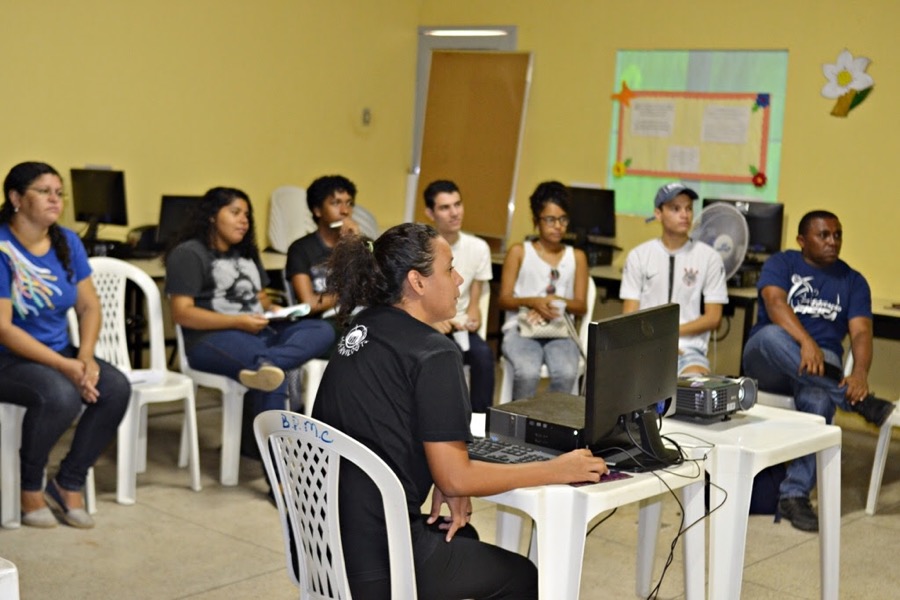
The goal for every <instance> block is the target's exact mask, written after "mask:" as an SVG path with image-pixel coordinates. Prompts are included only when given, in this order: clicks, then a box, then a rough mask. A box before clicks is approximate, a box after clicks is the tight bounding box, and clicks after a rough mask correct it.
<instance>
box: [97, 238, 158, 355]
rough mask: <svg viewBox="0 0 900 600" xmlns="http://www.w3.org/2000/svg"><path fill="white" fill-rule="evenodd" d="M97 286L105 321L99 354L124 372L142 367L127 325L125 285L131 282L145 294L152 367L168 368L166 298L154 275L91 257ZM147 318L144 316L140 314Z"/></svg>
mask: <svg viewBox="0 0 900 600" xmlns="http://www.w3.org/2000/svg"><path fill="white" fill-rule="evenodd" d="M89 262H90V265H91V270H93V275H92V279H93V281H94V287H95V288H96V289H97V296H98V297H99V298H100V309H101V313H102V322H101V326H100V335H99V337H98V338H97V346H96V349H95V352H96V354H97V356H99V357H100V358H102V359H103V360H106V361H107V362H110V363H112V364H113V365H115V366H117V367H118V368H120V369H122V370H123V371H128V370H131V368H132V367H134V368H138V369H139V368H141V367H142V365H132V364H131V356H130V354H129V352H128V337H127V330H126V327H125V321H126V317H127V316H128V315H126V314H125V285H126V283H127V282H129V281H130V282H131V283H133V284H134V285H136V286H137V287H138V289H139V290H140V291H141V293H142V294H143V296H144V307H145V308H146V311H147V322H146V326H147V331H148V333H149V338H150V365H149V367H150V368H151V369H155V370H159V371H165V370H166V355H165V335H164V333H163V315H162V300H161V299H160V294H159V287H157V284H156V282H155V281H153V278H152V277H150V276H149V275H148V274H147V273H145V272H144V271H143V270H142V269H140V268H138V267H136V266H134V265H132V264H131V263H128V262H125V261H124V260H119V259H117V258H109V257H105V256H99V257H93V258H91V259H89ZM138 318H143V315H138Z"/></svg>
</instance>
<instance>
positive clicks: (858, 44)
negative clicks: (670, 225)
mask: <svg viewBox="0 0 900 600" xmlns="http://www.w3.org/2000/svg"><path fill="white" fill-rule="evenodd" d="M422 5H423V8H422V14H421V22H422V23H421V24H423V25H433V24H442V25H443V24H455V25H488V24H493V25H500V24H503V25H507V24H509V25H516V26H518V35H519V38H518V41H519V44H518V45H519V49H520V50H530V51H533V52H534V53H535V56H534V78H533V82H532V87H531V97H530V99H529V106H528V116H527V123H526V132H525V139H524V146H523V154H522V165H521V171H520V173H521V175H520V178H519V182H518V183H519V186H518V195H517V205H518V209H517V213H516V215H515V218H514V228H515V231H514V237H521V236H522V235H523V234H524V233H526V232H527V231H530V229H531V226H530V218H529V216H528V215H527V214H526V213H527V204H526V200H527V197H528V194H529V193H530V191H531V190H532V189H533V188H534V186H535V185H536V184H537V183H538V182H539V181H541V180H544V179H547V178H556V179H560V180H562V181H563V182H569V181H592V182H596V183H601V184H606V183H608V182H607V181H606V180H605V178H606V164H607V159H608V145H609V144H608V141H609V131H610V120H611V111H612V108H611V101H610V94H611V93H612V92H613V88H614V81H613V79H614V76H615V57H616V51H617V50H620V49H786V50H788V52H789V58H788V82H787V99H786V107H785V118H784V144H783V155H782V162H781V185H780V189H779V190H778V198H779V200H780V201H781V202H783V203H784V204H785V210H786V223H785V227H786V231H787V232H788V234H787V241H788V243H789V244H791V246H790V247H795V245H794V242H793V238H794V235H795V233H794V232H796V227H797V222H798V220H799V218H800V217H801V216H802V215H803V213H805V212H806V211H808V210H811V209H813V208H820V207H821V208H826V209H830V210H833V211H834V212H836V213H838V215H839V216H840V217H841V221H842V222H843V225H844V232H845V238H844V239H845V243H844V249H843V253H842V257H843V258H845V259H846V260H847V261H848V262H849V263H850V264H851V265H853V266H854V267H856V268H857V269H859V270H860V271H861V272H863V273H864V274H865V275H866V276H867V277H868V278H869V281H870V283H871V285H872V288H873V294H874V295H875V296H879V297H893V298H894V299H896V300H900V269H898V267H897V262H896V260H893V259H892V257H894V256H896V255H897V250H896V246H895V245H894V244H893V243H892V240H893V239H894V237H895V232H894V229H895V227H896V222H897V217H898V216H900V208H898V200H897V199H896V198H895V196H896V192H895V190H896V189H897V184H896V182H897V176H896V170H897V167H896V161H897V157H898V156H900V117H898V115H897V112H896V106H897V102H898V100H900V81H898V79H897V77H896V76H895V74H896V73H898V72H900V44H897V42H896V40H897V33H896V24H897V23H898V22H900V4H898V3H897V2H896V1H895V0H860V1H858V2H853V3H851V4H848V3H847V2H846V1H843V0H795V1H793V2H783V1H778V0H759V1H757V2H750V3H746V2H735V1H722V0H693V1H691V2H665V1H662V0H631V1H629V2H624V3H623V2H612V1H596V0H554V1H553V2H549V1H546V0H492V1H491V2H484V1H483V0H454V1H453V2H445V1H443V0H423V2H422ZM844 48H847V49H849V50H850V51H851V52H853V53H854V54H855V55H863V56H867V57H869V58H871V59H872V64H871V65H870V66H869V69H868V73H869V74H871V75H872V76H873V77H874V79H875V90H874V91H873V92H872V94H871V95H870V96H869V98H868V99H867V100H866V102H865V103H864V104H863V105H861V106H860V107H859V108H857V109H856V110H855V111H853V112H852V113H851V114H850V116H849V117H848V118H846V119H838V118H835V117H832V116H830V115H829V112H830V110H831V107H832V105H833V103H834V101H832V100H828V99H825V98H823V97H822V96H821V95H820V94H819V92H820V90H821V88H822V86H823V85H824V83H825V81H826V80H825V78H824V76H823V75H822V64H824V63H833V62H834V61H835V59H836V58H837V55H838V53H839V52H840V51H841V50H843V49H844ZM647 201H648V203H649V202H650V199H649V198H648V199H647ZM619 225H620V229H621V235H620V236H619V237H620V241H621V242H622V244H623V245H624V246H626V247H632V246H634V245H635V244H636V243H638V242H640V241H643V240H644V239H647V238H648V237H652V236H654V235H657V234H658V231H659V228H658V225H657V224H651V225H648V226H645V225H644V224H643V222H642V220H639V219H635V218H627V217H625V218H622V217H620V219H619ZM623 259H624V256H620V257H618V259H617V260H618V261H622V260H623Z"/></svg>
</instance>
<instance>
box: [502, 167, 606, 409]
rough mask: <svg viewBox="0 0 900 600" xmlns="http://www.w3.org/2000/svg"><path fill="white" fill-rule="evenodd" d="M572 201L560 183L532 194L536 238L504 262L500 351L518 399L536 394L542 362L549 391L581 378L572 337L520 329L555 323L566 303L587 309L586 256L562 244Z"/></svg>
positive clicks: (568, 308) (578, 311) (572, 310)
mask: <svg viewBox="0 0 900 600" xmlns="http://www.w3.org/2000/svg"><path fill="white" fill-rule="evenodd" d="M568 199H569V191H568V189H567V188H566V186H564V185H563V184H561V183H559V182H558V181H545V182H543V183H541V184H540V185H538V186H537V188H535V190H534V193H532V194H531V198H530V200H531V216H532V221H533V222H534V226H535V228H537V232H538V236H537V238H536V239H534V240H531V241H528V240H526V241H525V242H523V243H521V244H515V245H514V246H512V247H511V248H510V249H509V251H508V252H507V254H506V259H505V260H504V261H503V275H502V278H501V281H500V298H499V299H498V301H497V303H498V305H499V306H500V308H501V309H503V310H506V311H507V313H506V321H505V322H504V324H503V327H502V330H503V346H502V351H503V356H504V358H506V360H507V361H508V362H509V363H510V364H511V365H512V368H513V373H514V376H513V396H512V397H513V399H514V400H520V399H524V398H533V397H534V395H535V393H536V391H537V385H538V381H539V380H540V372H541V366H542V365H547V370H548V371H549V372H550V388H549V389H550V391H553V392H571V391H572V388H573V387H574V385H575V381H576V379H577V378H578V359H579V356H580V351H579V349H578V345H577V344H578V342H576V341H575V340H573V339H572V338H571V337H568V336H566V337H558V338H529V337H523V336H522V335H520V332H519V319H520V318H523V319H527V320H529V321H530V322H532V323H541V322H545V321H552V320H553V319H557V318H559V317H560V310H562V307H563V304H564V305H565V312H567V313H569V314H571V315H575V316H582V315H584V313H585V312H586V311H587V288H588V276H589V274H588V263H587V257H586V256H585V254H584V252H582V251H581V250H578V249H575V248H572V246H568V245H566V244H564V243H563V236H564V235H565V233H566V227H567V226H568V225H569V216H568ZM520 313H521V317H520Z"/></svg>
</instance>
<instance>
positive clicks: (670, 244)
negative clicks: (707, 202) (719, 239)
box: [619, 182, 728, 375]
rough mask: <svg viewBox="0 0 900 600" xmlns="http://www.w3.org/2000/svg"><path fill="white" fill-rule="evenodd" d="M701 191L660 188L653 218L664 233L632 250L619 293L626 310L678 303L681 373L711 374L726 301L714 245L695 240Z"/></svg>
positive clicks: (721, 268)
mask: <svg viewBox="0 0 900 600" xmlns="http://www.w3.org/2000/svg"><path fill="white" fill-rule="evenodd" d="M696 199H697V193H696V192H695V191H694V190H692V189H690V188H688V187H686V186H685V185H683V184H681V183H677V182H676V183H669V184H667V185H664V186H662V187H661V188H659V191H657V192H656V199H655V200H654V209H653V214H654V217H655V218H656V219H657V220H658V221H659V222H660V223H661V224H662V236H661V237H659V238H656V239H653V240H649V241H647V242H644V243H643V244H641V245H639V246H637V247H636V248H634V249H633V250H632V251H631V252H629V253H628V257H627V258H626V260H625V269H624V271H623V272H622V287H621V289H620V292H619V296H620V298H621V299H622V300H623V302H624V307H623V312H625V313H630V312H634V311H636V310H638V309H642V308H650V307H653V306H659V305H660V304H666V303H668V302H675V303H677V304H678V305H679V306H680V307H681V310H680V316H679V323H680V326H679V336H680V337H679V338H678V374H679V375H681V374H683V373H709V359H708V358H707V357H706V350H707V346H708V344H709V333H710V331H713V330H715V329H717V328H718V327H719V322H720V321H721V320H722V306H723V305H724V304H727V303H728V288H727V287H726V285H725V266H724V264H723V263H722V257H721V256H719V253H718V252H716V251H715V250H714V249H713V248H711V247H710V246H708V245H707V244H704V243H702V242H697V241H694V240H692V239H691V237H690V235H689V234H690V231H691V225H692V224H693V220H694V219H693V217H694V200H696Z"/></svg>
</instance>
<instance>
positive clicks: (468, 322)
mask: <svg viewBox="0 0 900 600" xmlns="http://www.w3.org/2000/svg"><path fill="white" fill-rule="evenodd" d="M423 196H424V197H425V214H426V215H428V218H429V219H431V220H432V221H433V223H434V228H435V229H437V231H438V233H440V234H441V236H442V237H443V238H444V239H445V240H447V243H449V244H450V249H451V250H452V251H453V267H454V269H456V271H457V272H458V273H459V274H460V275H461V276H462V278H463V283H462V285H461V286H460V288H459V300H457V303H456V317H454V318H453V319H449V320H447V321H443V322H441V323H438V324H436V325H435V327H436V328H437V329H438V331H440V332H442V333H445V334H450V333H453V332H456V331H467V332H468V334H469V349H468V350H466V351H464V352H463V362H464V363H465V364H467V365H469V367H470V374H471V379H472V380H471V389H470V392H469V396H470V398H471V402H472V410H473V412H485V411H487V408H488V407H489V406H490V405H491V404H493V400H494V355H493V352H492V351H491V349H490V347H489V346H488V345H487V342H485V341H484V340H483V339H481V336H479V335H478V328H479V327H480V326H481V322H482V319H487V315H483V314H481V309H480V308H479V306H478V302H479V299H480V298H481V293H482V291H483V290H484V291H485V292H486V291H487V290H486V289H485V287H484V286H487V285H490V283H489V282H490V280H491V278H492V273H491V250H490V248H489V247H488V245H487V242H485V241H484V240H482V239H481V238H478V237H475V236H474V235H471V234H468V233H463V232H462V231H461V230H462V221H463V201H462V197H461V196H460V193H459V188H458V187H457V186H456V184H455V183H453V182H452V181H447V180H437V181H433V182H431V183H430V184H428V187H426V188H425V191H424V192H423Z"/></svg>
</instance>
